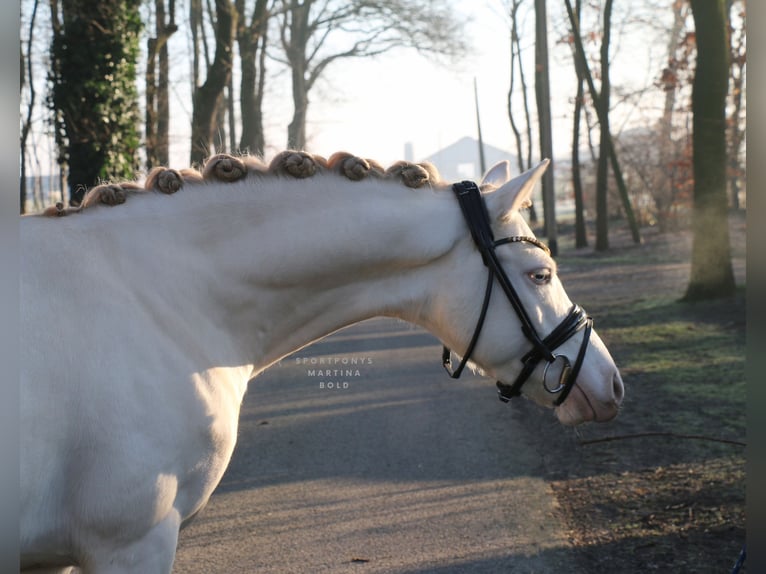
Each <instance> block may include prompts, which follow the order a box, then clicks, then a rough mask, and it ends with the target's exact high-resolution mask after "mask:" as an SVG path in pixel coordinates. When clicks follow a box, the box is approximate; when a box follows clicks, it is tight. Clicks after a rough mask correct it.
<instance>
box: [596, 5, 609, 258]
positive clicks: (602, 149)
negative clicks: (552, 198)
mask: <svg viewBox="0 0 766 574" xmlns="http://www.w3.org/2000/svg"><path fill="white" fill-rule="evenodd" d="M611 18H612V0H606V3H605V4H604V27H603V30H602V35H601V90H600V91H599V99H598V101H597V102H596V106H597V110H596V111H597V113H598V120H599V131H600V134H601V136H600V139H599V147H598V150H599V151H598V167H597V171H596V250H597V251H605V250H606V249H609V212H608V206H607V197H608V195H607V190H608V185H607V184H608V182H607V177H609V151H610V150H609V147H610V146H609V144H610V141H611V135H610V132H609V95H610V89H611V84H610V82H609V41H610V37H611Z"/></svg>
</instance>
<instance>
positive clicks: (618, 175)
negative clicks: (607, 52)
mask: <svg viewBox="0 0 766 574" xmlns="http://www.w3.org/2000/svg"><path fill="white" fill-rule="evenodd" d="M564 4H565V6H566V9H567V14H568V16H569V23H570V25H571V26H572V36H573V37H574V41H575V44H576V46H577V53H578V54H579V56H580V64H581V65H582V71H583V73H584V74H585V81H586V83H587V85H588V92H589V93H590V97H591V100H593V105H594V107H595V109H596V113H597V114H599V118H598V119H599V123H601V122H602V120H603V118H601V117H600V116H601V113H602V112H601V110H602V107H601V106H600V105H599V100H600V95H599V93H598V91H596V86H595V84H594V83H593V75H592V74H591V73H590V67H589V66H588V60H587V59H586V58H585V50H584V48H583V45H582V36H581V35H580V27H579V25H578V23H577V21H576V19H575V15H574V11H573V10H572V3H571V2H570V0H564ZM605 123H607V124H608V123H609V120H608V119H607V120H606V122H605ZM607 135H608V146H609V158H610V160H611V166H612V172H613V173H614V177H615V179H616V180H617V190H618V192H619V193H620V199H621V200H622V207H623V210H624V211H625V217H626V218H627V220H628V225H629V227H630V232H631V235H632V237H633V241H634V242H635V243H641V233H640V231H639V229H638V223H637V222H636V216H635V215H634V213H633V207H632V206H631V204H630V197H628V190H627V187H626V186H625V181H624V179H623V178H622V170H621V169H620V162H619V161H618V159H617V150H616V149H615V148H614V142H613V141H612V136H611V134H607Z"/></svg>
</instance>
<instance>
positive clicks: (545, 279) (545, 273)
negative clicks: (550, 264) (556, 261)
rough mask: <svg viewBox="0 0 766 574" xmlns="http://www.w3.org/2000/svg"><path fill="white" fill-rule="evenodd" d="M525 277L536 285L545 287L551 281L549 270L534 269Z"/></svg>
mask: <svg viewBox="0 0 766 574" xmlns="http://www.w3.org/2000/svg"><path fill="white" fill-rule="evenodd" d="M527 276H528V277H529V278H530V279H531V280H532V281H534V283H535V284H536V285H547V284H548V283H550V281H551V270H550V269H548V268H543V269H535V270H534V271H530V272H529V273H527Z"/></svg>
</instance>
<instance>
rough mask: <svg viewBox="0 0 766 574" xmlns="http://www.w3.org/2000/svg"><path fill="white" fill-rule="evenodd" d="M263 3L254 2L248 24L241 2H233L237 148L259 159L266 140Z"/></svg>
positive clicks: (265, 17) (265, 21) (265, 19)
mask: <svg viewBox="0 0 766 574" xmlns="http://www.w3.org/2000/svg"><path fill="white" fill-rule="evenodd" d="M267 6H268V1H267V0H257V2H256V3H255V8H254V10H253V15H252V18H251V19H250V22H249V23H248V22H247V18H246V14H245V0H237V2H236V7H237V13H238V19H237V43H238V45H239V56H240V62H241V68H242V69H241V71H242V75H241V81H240V116H241V129H242V135H241V138H240V141H239V149H240V150H241V151H243V152H245V153H251V154H255V155H258V156H261V157H263V154H264V151H265V147H266V141H265V138H264V133H263V131H264V130H263V86H264V82H265V71H266V67H265V63H266V60H265V58H266V32H267V30H268V12H267V10H266V8H267Z"/></svg>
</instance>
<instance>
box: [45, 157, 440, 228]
mask: <svg viewBox="0 0 766 574" xmlns="http://www.w3.org/2000/svg"><path fill="white" fill-rule="evenodd" d="M317 174H335V175H338V176H341V177H345V178H346V179H348V180H350V181H361V180H363V179H366V178H377V179H385V180H392V181H399V182H400V183H402V184H403V185H405V186H407V187H410V188H415V189H416V188H420V187H425V186H429V187H432V186H436V185H440V184H444V183H446V182H444V181H443V180H442V179H441V176H440V175H439V172H438V170H437V169H436V166H434V165H433V164H431V163H429V162H421V163H412V162H408V161H397V162H395V163H394V164H392V165H391V166H390V167H389V168H388V169H385V168H383V166H382V165H381V164H380V163H378V162H377V161H375V160H372V159H365V158H362V157H359V156H355V155H353V154H351V153H348V152H345V151H338V152H335V153H334V154H332V155H331V156H330V158H329V159H325V158H324V157H322V156H320V155H315V154H310V153H307V152H304V151H297V150H285V151H283V152H280V153H278V154H277V155H276V156H274V158H273V159H272V160H271V162H269V163H268V164H266V163H264V162H263V161H262V160H260V159H259V158H257V157H255V156H249V155H242V156H239V157H237V156H233V155H229V154H225V153H221V154H216V155H214V156H211V157H209V158H208V159H207V160H206V161H205V162H204V165H203V167H202V171H198V170H196V169H194V168H183V169H180V170H176V169H173V168H169V167H155V168H153V169H152V170H151V171H150V172H149V173H148V174H147V176H146V179H145V180H144V183H143V185H142V184H139V183H136V182H122V183H103V184H100V185H97V186H96V187H94V188H92V189H90V190H89V191H88V192H87V193H86V194H85V197H84V199H83V201H82V203H81V204H80V205H79V206H77V207H68V208H67V207H65V206H64V204H63V203H61V202H59V203H56V205H55V206H51V207H48V208H47V209H45V210H44V211H43V212H42V213H41V215H43V216H47V217H60V216H64V215H70V214H72V213H80V212H81V211H83V210H85V209H88V208H89V207H93V206H94V205H99V204H103V205H110V206H114V205H119V204H121V203H125V201H127V199H128V197H129V196H132V195H141V194H144V193H147V192H159V193H164V194H173V193H176V192H177V191H179V190H180V189H182V188H183V187H184V186H187V185H191V186H194V185H198V184H200V183H205V182H221V183H232V182H235V181H240V180H242V179H244V178H246V177H255V178H267V177H284V178H295V179H306V178H310V177H313V176H315V175H317Z"/></svg>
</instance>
